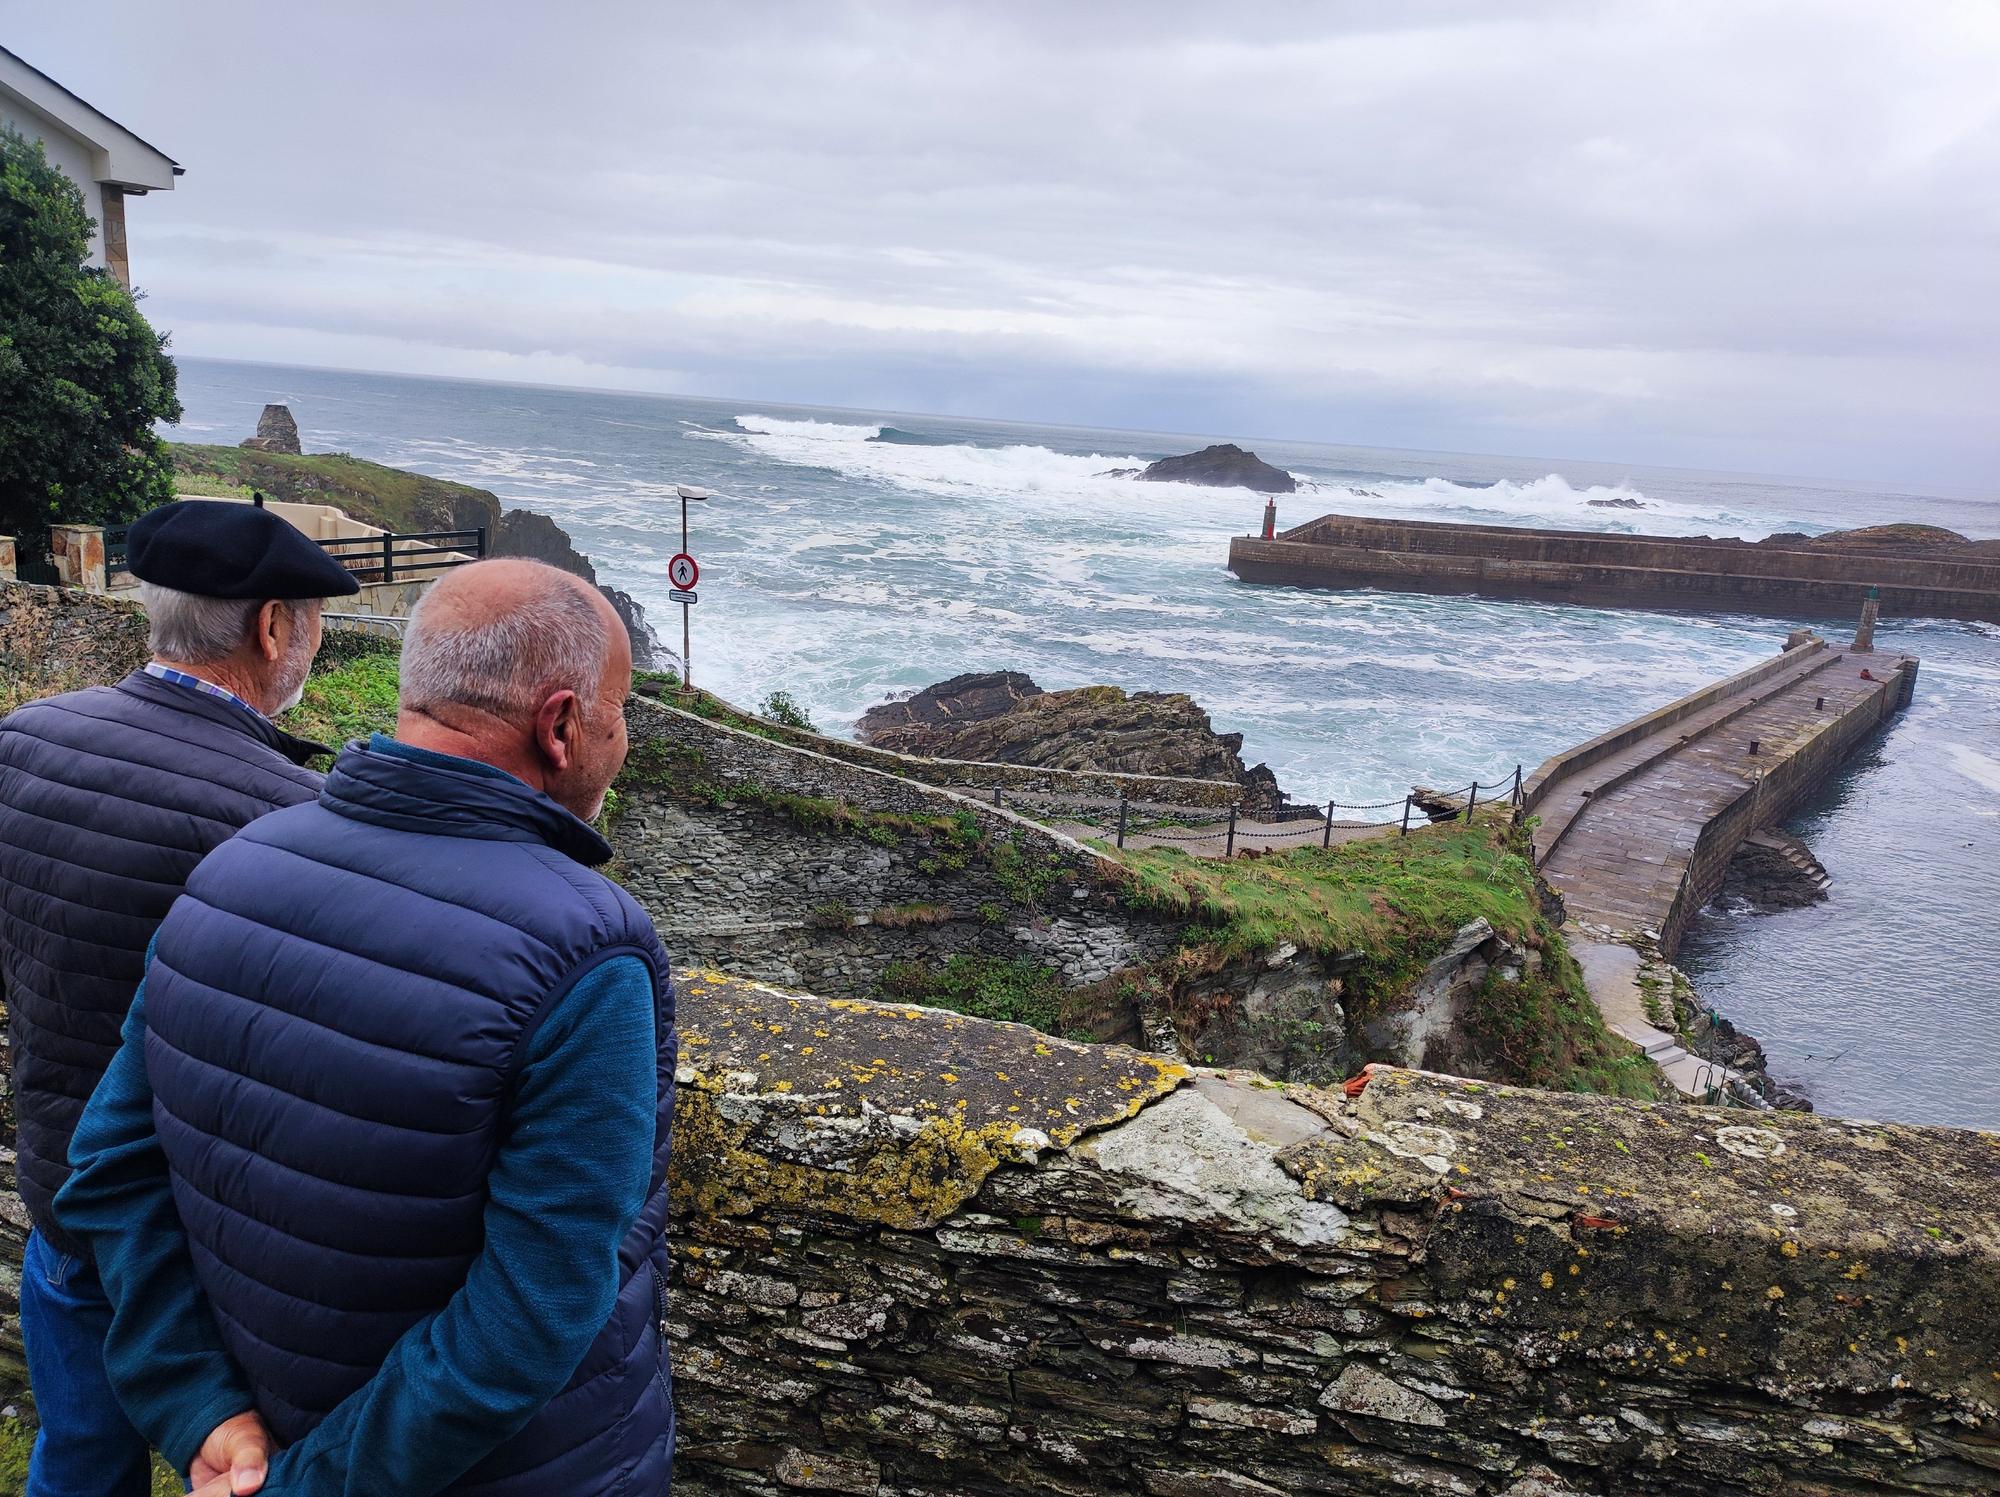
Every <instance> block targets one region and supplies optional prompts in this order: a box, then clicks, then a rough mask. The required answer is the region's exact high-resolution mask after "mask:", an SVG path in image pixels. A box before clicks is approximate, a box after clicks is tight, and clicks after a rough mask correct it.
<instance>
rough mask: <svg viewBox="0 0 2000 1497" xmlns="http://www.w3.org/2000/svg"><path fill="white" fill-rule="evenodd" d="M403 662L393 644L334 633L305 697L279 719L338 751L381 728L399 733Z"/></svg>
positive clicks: (290, 728) (326, 642) (322, 647)
mask: <svg viewBox="0 0 2000 1497" xmlns="http://www.w3.org/2000/svg"><path fill="white" fill-rule="evenodd" d="M399 663H400V662H399V657H398V654H397V645H396V643H395V642H394V641H393V640H387V639H375V638H372V637H370V636H368V635H364V634H349V633H344V632H342V633H335V632H331V631H330V632H329V633H328V634H327V636H326V638H325V640H324V641H323V642H322V643H321V645H320V649H319V658H318V659H317V660H315V661H314V662H313V673H312V676H311V677H310V679H308V680H307V682H306V693H305V696H304V697H303V698H302V699H301V700H300V702H299V705H298V706H296V707H294V708H293V709H292V710H291V711H290V712H287V713H286V714H285V715H284V716H283V717H282V718H280V719H279V726H280V727H282V728H284V730H285V731H286V732H288V733H296V734H298V735H299V736H300V737H301V738H310V739H313V740H314V741H315V742H318V743H324V744H326V745H327V746H328V747H330V748H335V749H337V748H339V747H340V745H341V744H343V743H345V742H347V740H348V739H350V738H366V737H367V736H368V735H369V734H370V733H373V732H376V731H377V730H380V731H381V732H384V733H391V732H394V731H395V728H396V680H397V667H398V665H399ZM320 767H322V768H324V766H323V765H322V766H320Z"/></svg>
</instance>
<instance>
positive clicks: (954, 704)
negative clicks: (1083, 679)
mask: <svg viewBox="0 0 2000 1497" xmlns="http://www.w3.org/2000/svg"><path fill="white" fill-rule="evenodd" d="M1041 694H1042V688H1041V687H1039V686H1037V685H1036V684H1035V683H1034V682H1033V681H1031V680H1029V679H1028V678H1027V677H1026V676H1025V675H1023V674H1022V673H1021V672H1020V671H984V672H970V673H968V674H966V675H963V676H953V677H952V678H951V679H950V680H949V681H940V682H938V683H937V685H935V686H926V687H925V688H924V689H923V690H922V691H920V692H918V693H917V694H916V695H915V696H911V697H905V698H904V699H903V700H901V701H899V702H884V703H882V704H881V705H880V706H879V707H870V708H869V709H868V710H867V711H866V712H864V713H862V714H861V721H860V722H859V723H857V724H856V725H855V736H856V737H858V738H859V739H860V740H861V741H862V742H863V743H872V744H875V745H876V746H877V747H880V748H900V747H901V745H900V744H893V743H889V742H887V741H886V737H887V735H890V734H894V733H898V732H901V731H903V730H905V729H909V728H921V727H934V726H936V725H938V724H952V723H968V722H979V721H983V720H984V719H986V718H989V717H998V716H999V715H1000V714H1001V713H1003V712H1011V711H1012V710H1013V709H1014V706H1015V704H1016V703H1017V702H1021V701H1024V700H1026V699H1027V698H1028V697H1037V696H1040V695H1041ZM908 752H913V753H914V752H920V751H919V750H908Z"/></svg>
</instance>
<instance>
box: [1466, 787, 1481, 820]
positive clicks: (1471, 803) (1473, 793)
mask: <svg viewBox="0 0 2000 1497" xmlns="http://www.w3.org/2000/svg"><path fill="white" fill-rule="evenodd" d="M1478 804H1479V781H1477V780H1474V781H1473V782H1472V788H1471V789H1470V790H1468V791H1466V792H1465V824H1466V825H1467V826H1470V825H1472V809H1473V807H1475V806H1477V805H1478Z"/></svg>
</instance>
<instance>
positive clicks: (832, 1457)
mask: <svg viewBox="0 0 2000 1497" xmlns="http://www.w3.org/2000/svg"><path fill="white" fill-rule="evenodd" d="M682 1023H683V1033H684V1035H685V1036H686V1039H687V1044H686V1048H685V1050H684V1052H683V1053H684V1055H685V1056H686V1058H687V1063H686V1066H685V1068H684V1069H683V1071H682V1073H681V1081H682V1087H681V1103H680V1106H681V1111H680V1115H679V1122H678V1124H677V1129H678V1131H677V1143H676V1174H675V1208H676V1209H675V1217H674V1220H675V1231H676V1236H675V1238H674V1240H673V1248H674V1256H675V1264H676V1267H675V1273H674V1278H673V1282H672V1286H671V1292H670V1304H669V1309H668V1323H669V1327H670V1331H671V1335H672V1343H673V1356H674V1364H675V1366H674V1373H675V1386H676V1396H677V1399H678V1402H679V1410H680V1447H679V1455H678V1461H677V1467H676V1472H675V1491H676V1492H682V1493H689V1494H697V1497H752V1494H754V1497H777V1494H780V1493H786V1492H842V1493H857V1494H875V1497H961V1494H980V1497H1012V1494H1017V1493H1018V1494H1029V1493H1036V1494H1042V1493H1065V1494H1075V1497H1084V1494H1090V1497H1099V1494H1121V1493H1131V1494H1146V1497H1214V1494H1221V1497H1287V1494H1299V1493H1380V1492H1392V1491H1408V1492H1423V1493H1451V1494H1459V1497H1557V1494H1593V1497H1643V1494H1667V1493H1673V1494H1687V1497H1742V1494H1751V1493H1759V1494H1764V1493H1768V1494H1779V1493H1784V1494H1796V1497H1806V1494H1816V1497H1832V1494H1842V1497H1862V1494H1867V1497H1888V1494H1898V1493H1909V1494H1916V1493H1919V1492H1921V1493H1929V1494H1971V1493H1989V1492H1991V1491H1993V1490H1994V1488H1995V1484H1996V1472H2000V1456H1996V1450H2000V1323H1997V1322H1996V1321H1995V1320H1994V1319H1993V1318H1992V1317H1991V1316H1989V1315H1987V1314H1985V1313H1983V1307H1985V1306H1987V1305H1989V1304H1991V1303H1992V1302H1993V1300H1994V1297H1995V1295H1996V1293H2000V1225H1996V1223H2000V1209H1996V1207H2000V1201H1996V1197H1995V1185H1994V1179H1995V1171H1994V1167H1993V1166H1994V1161H1995V1160H1996V1159H2000V1138H1996V1137H1995V1136H1993V1135H1990V1134H1974V1133H1964V1132H1955V1131H1953V1130H1948V1129H1920V1128H1905V1127H1897V1126H1883V1125H1879V1124H1874V1123H1850V1122H1841V1121H1838V1120H1831V1119H1818V1118H1812V1117H1805V1116H1798V1115H1789V1114H1786V1115H1760V1116H1757V1117H1755V1118H1751V1117H1748V1116H1747V1115H1745V1114H1743V1113H1740V1112H1725V1111H1715V1110H1709V1109H1702V1108H1666V1107H1657V1106H1650V1105H1646V1104H1639V1103H1626V1102H1617V1101H1610V1100H1605V1099H1597V1098H1588V1097H1580V1096H1570V1095H1560V1096H1558V1095H1552V1094H1546V1093H1536V1092H1528V1091H1520V1090H1515V1089H1511V1088H1505V1087H1495V1086H1486V1085H1480V1084H1477V1083H1468V1082H1462V1081H1455V1080H1451V1079H1448V1078H1443V1077H1435V1076H1430V1075H1425V1074H1421V1073H1414V1072H1408V1071H1388V1072H1382V1071H1378V1072H1376V1073H1373V1074H1372V1076H1371V1077H1370V1079H1369V1081H1368V1082H1367V1084H1366V1086H1365V1089H1362V1090H1361V1091H1360V1092H1359V1095H1357V1096H1353V1097H1348V1096H1344V1095H1343V1094H1342V1093H1341V1092H1339V1091H1331V1092H1322V1091H1315V1090H1311V1089H1306V1088H1291V1089H1279V1088H1275V1087H1273V1086H1271V1085H1270V1084H1269V1083H1267V1082H1262V1081H1261V1080H1259V1079H1258V1078H1255V1077H1249V1076H1245V1075H1242V1074H1229V1073H1218V1072H1199V1071H1197V1072H1190V1071H1188V1070H1186V1069H1184V1068H1181V1067H1178V1066H1174V1065H1171V1064H1169V1063H1167V1062H1164V1061H1162V1060H1160V1059H1158V1058H1156V1057H1151V1056H1144V1055H1139V1054H1136V1053H1134V1052H1130V1051H1124V1050H1119V1049H1116V1048H1106V1047H1093V1046H1073V1045H1070V1044H1067V1043H1065V1042H1063V1041H1059V1040H1058V1041H1051V1040H1048V1039H1047V1038H1046V1037H1045V1036H1042V1035H1038V1034H1036V1033H1034V1032H1032V1031H1028V1030H1023V1029H1020V1028H1018V1027H1016V1026H1009V1025H989V1024H982V1023H979V1022H977V1021H973V1020H967V1019H962V1018H959V1017H957V1016H952V1015H944V1014H939V1013H936V1012H934V1011H927V1010H921V1009H907V1008H897V1007H883V1006H878V1005H871V1004H852V1003H846V1004H843V1003H825V1002H821V1001H818V1000H814V999H806V998H791V997H786V996H783V995H778V994H773V993H768V992H761V991H757V990H754V989H750V988H747V987H745V986H743V985H740V984H736V983H730V982H704V981H700V980H698V981H696V982H694V983H692V984H690V986H689V989H688V991H687V993H686V994H685V996H684V999H683V1008H682Z"/></svg>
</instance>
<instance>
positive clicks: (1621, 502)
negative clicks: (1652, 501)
mask: <svg viewBox="0 0 2000 1497" xmlns="http://www.w3.org/2000/svg"><path fill="white" fill-rule="evenodd" d="M1583 502H1584V503H1585V504H1587V505H1589V506H1590V507H1591V508H1592V509H1644V508H1645V507H1646V506H1645V505H1643V504H1641V503H1640V502H1639V501H1638V500H1637V499H1626V498H1623V497H1620V498H1617V499H1586V500H1584V501H1583Z"/></svg>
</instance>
